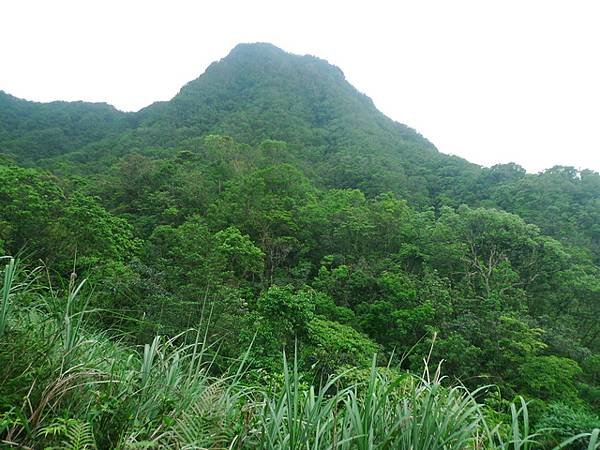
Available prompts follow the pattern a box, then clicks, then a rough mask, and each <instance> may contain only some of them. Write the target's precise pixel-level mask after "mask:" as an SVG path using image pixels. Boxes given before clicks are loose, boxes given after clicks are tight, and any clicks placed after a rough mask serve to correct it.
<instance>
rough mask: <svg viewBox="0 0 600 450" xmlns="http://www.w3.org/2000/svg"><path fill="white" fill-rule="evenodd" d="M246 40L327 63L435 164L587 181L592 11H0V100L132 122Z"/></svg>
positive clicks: (422, 4)
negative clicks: (415, 137)
mask: <svg viewBox="0 0 600 450" xmlns="http://www.w3.org/2000/svg"><path fill="white" fill-rule="evenodd" d="M256 41H263V42H271V43H273V44H275V45H277V46H279V47H281V48H283V49H284V50H287V51H290V52H292V53H299V54H306V53H309V54H313V55H316V56H319V57H321V58H324V59H327V60H328V61H329V62H331V63H333V64H335V65H337V66H339V67H340V68H341V69H342V70H343V71H344V73H345V74H346V77H347V79H348V80H349V81H350V82H351V83H352V84H354V85H355V86H356V87H357V88H358V89H359V90H360V91H362V92H364V93H366V94H367V95H369V96H370V97H371V98H373V100H374V101H375V104H376V105H377V106H378V108H379V109H381V110H382V111H383V112H384V113H385V114H387V115H388V116H390V117H391V118H393V119H395V120H397V121H399V122H402V123H405V124H407V125H409V126H411V127H413V128H416V129H417V130H418V131H419V132H420V133H422V134H423V135H424V136H425V137H427V138H428V139H430V140H431V141H432V142H433V143H434V144H435V145H436V146H437V147H438V148H439V149H440V151H442V152H445V153H453V154H456V155H460V156H462V157H464V158H466V159H468V160H470V161H473V162H476V163H479V164H483V165H488V166H489V165H492V164H495V163H500V162H510V161H514V162H517V163H519V164H521V165H523V166H524V167H525V168H526V169H527V170H529V171H534V172H535V171H538V170H542V169H544V168H548V167H551V166H553V165H556V164H563V165H573V166H575V167H578V168H592V169H594V170H598V171H600V2H599V1H596V0H590V1H582V0H568V1H567V0H563V1H552V0H540V1H536V0H518V1H512V0H496V1H488V0H472V1H464V0H452V1H450V0H440V1H428V0H414V1H399V0H396V1H374V0H371V1H369V2H366V1H361V2H352V1H340V2H338V1H326V0H320V1H312V0H302V1H294V2H292V1H285V0H278V1H223V0H221V1H219V0H212V1H200V0H197V1H177V0H171V1H166V0H165V1H160V2H158V1H149V0H144V1H127V0H120V1H112V0H102V1H91V0H85V1H84V0H78V1H63V0H53V1H48V0H46V1H30V0H12V1H10V0H4V1H2V2H0V89H2V90H4V91H6V92H9V93H11V94H13V95H16V96H17V97H22V98H26V99H29V100H36V101H50V100H58V99H60V100H87V101H105V102H108V103H111V104H113V105H115V106H116V107H117V108H119V109H123V110H137V109H139V108H141V107H143V106H146V105H148V104H150V103H152V102H153V101H156V100H167V99H169V98H171V97H172V96H173V95H175V94H176V93H177V91H178V90H179V89H180V87H181V86H182V85H183V84H184V83H186V82H187V81H190V80H192V79H194V78H196V77H198V76H199V75H200V74H201V73H202V72H203V71H204V70H205V69H206V67H207V66H208V65H209V64H210V63H211V62H212V61H214V60H217V59H220V58H222V57H224V56H225V55H226V54H227V53H228V52H229V50H231V48H233V47H234V46H235V45H236V44H237V43H239V42H256Z"/></svg>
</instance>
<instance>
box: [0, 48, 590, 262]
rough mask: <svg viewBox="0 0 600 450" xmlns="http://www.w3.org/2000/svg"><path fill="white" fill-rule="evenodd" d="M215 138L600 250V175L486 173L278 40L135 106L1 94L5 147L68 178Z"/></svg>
mask: <svg viewBox="0 0 600 450" xmlns="http://www.w3.org/2000/svg"><path fill="white" fill-rule="evenodd" d="M211 134H217V135H225V136H230V137H232V138H233V139H234V140H235V141H236V142H238V143H241V144H247V145H250V146H257V145H259V144H260V143H262V142H264V141H267V140H276V141H281V142H284V143H285V147H286V154H287V155H288V161H290V162H292V163H293V164H294V165H296V166H298V167H299V168H300V169H301V170H302V172H303V173H305V174H306V175H307V176H309V177H310V178H311V180H312V181H313V182H315V183H317V185H319V186H323V187H327V188H357V189H360V190H361V191H363V192H364V193H365V194H367V196H369V197H373V196H376V195H378V194H380V193H382V192H388V191H391V192H394V193H395V194H397V195H398V196H400V197H403V198H405V199H407V200H409V201H410V202H411V204H413V205H415V206H417V207H419V208H428V207H430V206H434V207H436V208H439V207H440V206H442V205H449V206H458V205H460V204H462V203H466V204H469V205H473V206H478V205H483V206H491V207H498V208H502V209H505V210H507V211H512V212H516V213H519V214H520V215H521V216H522V217H524V218H525V219H527V220H530V221H532V222H534V223H536V224H538V225H539V226H541V227H542V229H543V230H544V231H545V232H547V233H549V234H551V235H552V236H555V237H560V238H561V239H564V240H566V241H570V242H573V243H576V244H577V245H582V246H585V247H587V248H590V249H591V251H592V252H593V253H594V254H595V255H596V258H600V238H599V237H598V230H597V226H594V225H593V224H594V223H597V220H598V219H599V216H600V213H598V212H597V211H598V201H599V200H598V198H600V182H598V179H599V178H598V174H596V173H594V172H591V171H582V172H578V171H575V170H574V169H570V168H566V170H563V169H561V168H558V169H551V170H549V171H547V173H546V174H541V175H530V174H525V171H524V170H523V169H522V168H520V167H518V166H516V165H514V164H512V165H511V164H508V165H500V166H497V167H494V168H491V169H486V168H482V167H480V166H477V165H475V164H472V163H469V162H468V161H465V160H464V159H461V158H458V157H455V156H449V155H445V154H443V153H440V152H439V151H438V150H437V149H436V148H435V146H434V145H433V144H432V143H431V142H429V141H428V140H427V139H426V138H424V137H423V136H421V135H420V134H419V133H417V132H416V131H415V130H413V129H411V128H409V127H408V126H406V125H403V124H400V123H397V122H394V121H393V120H391V119H390V118H388V117H386V116H385V115H384V114H383V113H381V112H380V111H379V110H377V108H376V107H375V105H374V104H373V102H372V101H371V99H370V98H369V97H367V96H366V95H364V94H362V93H360V92H359V91H357V90H356V89H355V88H354V87H353V86H352V85H350V84H349V83H348V82H347V81H346V79H345V77H344V74H343V72H342V71H341V70H340V69H339V68H337V67H335V66H333V65H331V64H329V63H327V62H326V61H324V60H322V59H319V58H317V57H314V56H299V55H294V54H290V53H286V52H285V51H283V50H281V49H279V48H277V47H275V46H273V45H271V44H265V43H255V44H240V45H238V46H236V47H235V48H234V49H233V50H232V51H231V52H230V53H229V54H228V55H227V56H226V57H225V58H223V59H221V60H220V61H217V62H214V63H212V64H211V65H210V66H209V67H208V68H207V70H206V71H205V73H204V74H202V75H201V76H200V77H198V78H197V79H195V80H193V81H191V82H189V83H188V84H186V85H185V86H184V87H183V88H182V89H181V90H180V92H179V93H178V94H177V95H176V96H175V97H174V98H173V99H171V100H170V101H167V102H157V103H154V104H152V105H150V106H148V107H146V108H144V109H142V110H140V111H138V112H136V113H124V112H120V111H118V110H116V109H115V108H113V107H112V106H109V105H107V104H93V103H85V102H74V103H68V102H52V103H47V104H42V103H34V102H28V101H25V100H20V99H17V98H15V97H12V96H10V95H8V94H6V93H4V92H0V154H5V155H8V156H9V157H11V158H13V159H16V160H17V162H19V163H22V164H26V165H31V166H38V167H44V168H46V169H49V170H51V171H53V172H55V173H58V174H61V173H63V174H71V175H73V174H82V175H83V174H88V175H91V174H94V173H103V172H106V171H110V170H111V167H112V166H114V165H115V164H118V163H119V161H120V160H121V158H123V157H125V156H126V155H131V154H141V155H145V156H147V157H149V158H151V159H169V158H172V157H173V156H174V155H176V154H177V152H179V151H182V150H186V151H187V150H189V151H192V152H198V151H201V150H202V148H203V146H204V144H203V141H202V138H203V137H205V136H207V135H211ZM552 186H560V187H559V188H557V189H554V188H552ZM557 204H561V207H556V205H557ZM590 224H592V225H590Z"/></svg>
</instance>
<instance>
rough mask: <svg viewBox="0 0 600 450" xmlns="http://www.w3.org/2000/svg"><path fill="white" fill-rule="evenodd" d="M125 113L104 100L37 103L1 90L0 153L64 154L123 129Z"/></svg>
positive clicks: (26, 157)
mask: <svg viewBox="0 0 600 450" xmlns="http://www.w3.org/2000/svg"><path fill="white" fill-rule="evenodd" d="M127 117H128V115H127V114H126V113H123V112H121V111H118V110H117V109H115V108H114V107H113V106H110V105H108V104H106V103H87V102H61V101H57V102H51V103H36V102H29V101H26V100H21V99H19V98H16V97H13V96H12V95H9V94H7V93H6V92H4V91H0V149H1V153H4V154H7V155H9V156H12V157H14V158H16V159H17V160H19V161H21V162H35V161H38V160H40V159H43V158H50V157H53V156H57V155H63V154H66V153H69V152H71V151H74V150H77V149H79V148H82V147H84V146H85V145H87V144H89V143H91V142H94V141H97V140H99V139H102V138H103V137H105V136H107V135H110V134H115V133H120V132H122V131H123V130H125V129H126V128H127V127H128V123H127Z"/></svg>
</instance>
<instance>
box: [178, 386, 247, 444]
mask: <svg viewBox="0 0 600 450" xmlns="http://www.w3.org/2000/svg"><path fill="white" fill-rule="evenodd" d="M224 395H226V394H225V393H224V392H223V391H222V389H220V387H219V386H218V385H211V386H209V387H207V388H206V389H205V390H204V392H202V394H201V395H200V396H199V398H198V400H197V401H196V403H195V404H194V405H193V406H192V407H191V408H190V410H189V411H186V412H185V413H184V414H183V415H182V416H181V417H180V418H179V419H178V420H177V421H176V423H175V426H174V430H173V437H174V438H175V440H176V445H177V446H178V447H179V448H182V449H200V448H207V447H210V448H226V447H227V444H228V443H230V442H231V441H232V440H233V434H234V431H235V428H234V427H233V426H232V424H231V423H230V421H229V419H230V417H228V411H227V410H228V408H227V405H226V404H225V403H226V402H225V401H224Z"/></svg>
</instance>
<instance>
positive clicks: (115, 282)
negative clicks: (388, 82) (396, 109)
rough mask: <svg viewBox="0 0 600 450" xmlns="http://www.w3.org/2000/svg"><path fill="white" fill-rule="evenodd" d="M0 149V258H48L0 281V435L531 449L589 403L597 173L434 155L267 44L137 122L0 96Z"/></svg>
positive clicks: (127, 116) (323, 73)
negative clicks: (533, 170)
mask: <svg viewBox="0 0 600 450" xmlns="http://www.w3.org/2000/svg"><path fill="white" fill-rule="evenodd" d="M0 152H2V153H3V154H4V156H0V249H1V250H3V251H4V252H6V253H8V254H11V255H24V257H25V260H26V262H27V263H28V264H31V265H33V266H38V265H40V266H41V268H39V269H33V270H31V269H29V268H28V267H27V265H24V266H23V265H18V264H17V263H16V260H13V259H6V263H7V265H6V266H5V267H4V269H3V280H4V284H3V288H2V289H1V290H0V295H1V298H0V300H1V303H0V308H1V309H0V341H1V342H0V344H1V345H0V430H1V431H0V433H3V436H2V437H3V439H4V438H6V439H4V440H5V441H7V442H9V444H7V445H12V444H11V443H12V442H13V440H14V441H15V442H17V443H19V444H22V445H27V444H31V445H35V446H37V447H39V446H40V445H47V446H57V445H58V446H61V445H62V446H65V445H74V446H77V445H78V446H79V447H82V446H83V447H85V446H86V445H87V446H88V447H90V446H91V445H92V443H93V442H92V440H90V439H89V437H90V436H93V437H95V440H96V444H97V447H98V448H134V447H140V448H161V446H162V447H163V448H166V447H168V448H199V447H225V448H227V447H231V448H253V447H256V448H299V447H303V448H315V449H316V448H336V447H337V448H414V449H416V448H446V449H449V448H490V449H494V448H505V449H508V448H511V449H516V448H521V449H526V448H534V445H537V444H533V443H532V442H531V440H532V439H533V438H535V439H536V440H538V441H540V442H541V441H542V439H541V437H542V435H543V434H544V431H543V429H544V426H546V425H547V426H551V427H554V425H555V424H557V423H558V422H561V421H564V422H565V424H568V423H571V422H573V423H574V424H575V425H576V424H583V425H581V426H579V425H577V426H575V425H573V426H571V425H569V427H570V428H569V427H567V428H568V429H566V428H565V429H566V431H564V433H563V432H562V431H561V433H563V434H562V435H560V436H559V434H560V433H559V434H557V436H558V437H556V438H554V437H553V438H552V439H553V440H552V439H550V440H549V441H548V442H542V444H540V445H546V444H547V445H550V444H552V445H557V444H558V442H559V441H560V440H561V439H562V438H563V437H566V436H567V434H573V433H578V432H582V433H584V432H588V431H589V430H587V431H586V430H585V427H588V428H589V427H590V426H592V425H593V420H592V419H589V418H590V417H594V414H596V415H597V414H598V413H600V406H599V405H600V375H599V373H600V364H599V363H598V357H599V356H598V355H599V354H600V321H599V320H598V317H599V316H600V267H599V266H598V262H599V257H600V256H599V255H600V240H599V236H600V234H599V231H600V229H599V228H598V223H600V215H599V214H600V213H599V211H600V203H599V200H598V199H599V198H600V175H598V174H597V173H594V172H592V171H589V170H582V171H578V170H575V169H573V168H569V167H555V168H553V169H549V170H547V171H545V172H543V173H541V174H537V175H533V174H527V173H525V171H524V170H523V169H522V168H520V167H519V166H517V165H515V164H506V165H499V166H494V167H492V168H490V169H486V168H481V167H478V166H475V165H473V164H469V163H468V162H466V161H463V160H461V159H459V158H456V157H451V156H446V155H443V154H440V153H439V152H437V151H436V150H435V148H434V147H433V146H432V145H431V144H430V143H429V142H428V141H427V140H426V139H424V138H423V137H421V136H420V135H418V134H417V133H416V132H414V131H413V130H411V129H409V128H407V127H405V126H403V125H401V124H398V123H395V122H393V121H391V120H389V119H388V118H386V117H385V116H383V115H382V114H381V113H380V112H379V111H377V110H376V108H375V107H374V105H373V104H372V102H371V101H370V100H369V99H368V98H367V97H366V96H364V95H362V94H360V93H358V92H357V91H356V90H355V89H354V88H353V87H352V86H350V85H349V84H348V83H347V82H346V81H345V79H344V76H343V74H342V73H341V71H340V70H339V69H337V68H335V67H332V66H330V65H328V64H327V63H325V62H324V61H322V60H319V59H317V58H314V57H297V56H294V55H290V54H286V53H284V52H282V51H281V50H279V49H277V48H275V47H273V46H271V45H268V44H252V45H240V46H238V47H236V48H235V49H234V50H233V51H232V52H231V54H230V55H229V56H227V57H226V58H224V59H223V60H222V61H220V62H218V63H215V64H213V65H211V66H210V67H209V68H208V69H207V71H206V73H205V74H204V75H203V76H202V77H200V78H198V79H197V80H195V81H192V82H191V83H189V84H188V85H186V86H185V87H184V88H183V89H182V90H181V91H180V93H179V94H178V95H177V96H175V98H174V99H172V100H171V101H169V102H163V103H157V104H154V105H151V106H150V107H148V108H145V109H144V110H142V111H139V112H137V113H120V112H118V111H116V110H114V109H112V108H111V107H108V106H107V105H94V104H85V103H74V104H71V103H61V102H54V103H51V104H34V103H31V102H26V101H23V100H18V99H15V98H14V97H11V96H9V95H7V94H4V93H0ZM24 166H29V167H24ZM34 261H36V262H35V263H34ZM38 261H39V263H38ZM86 278H87V280H88V282H87V283H88V284H84V283H83V282H78V280H81V279H86ZM42 279H43V280H44V283H42V282H41V280H42ZM88 286H90V289H89V290H88ZM208 319H210V320H208ZM207 322H210V326H209V325H208V323H207ZM190 329H192V330H194V331H189V330H190ZM157 335H158V336H160V337H157ZM208 342H211V343H213V344H209V343H208ZM217 349H218V351H217ZM282 349H284V350H285V351H286V352H287V354H288V355H291V354H292V353H293V354H294V363H293V368H291V369H290V367H288V364H289V365H290V366H291V364H292V363H291V361H288V360H287V359H285V361H284V370H283V372H281V368H280V365H281V364H280V357H281V350H282ZM245 350H247V351H246V356H245V357H244V364H247V366H248V371H247V372H246V371H244V370H242V369H240V367H239V366H238V365H237V363H232V361H238V358H239V357H240V354H241V353H242V352H243V351H245ZM374 353H377V354H378V357H377V359H375V363H376V364H375V366H374V367H373V368H372V370H371V371H370V372H369V373H368V374H367V375H366V376H364V377H362V378H360V379H359V378H356V379H352V378H351V376H350V375H348V374H343V373H342V374H341V375H339V376H338V377H337V378H336V377H333V378H332V377H331V375H332V374H340V373H341V372H343V371H344V370H345V369H346V368H347V369H348V370H349V371H350V372H349V373H354V374H356V373H361V374H362V373H363V371H364V370H366V367H368V366H369V363H370V362H371V361H372V357H373V354H374ZM384 361H385V362H387V363H388V366H386V367H377V364H379V363H383V362H384ZM438 364H441V367H443V370H444V373H445V374H446V375H447V376H448V381H447V382H442V380H440V379H439V378H438V377H437V376H436V375H434V376H433V377H432V376H430V374H429V367H437V366H438ZM399 367H401V368H402V369H401V370H400V369H399ZM238 369H239V370H238ZM405 371H408V373H412V374H423V378H424V379H423V380H419V379H416V378H414V375H407V374H405ZM438 374H439V372H438ZM432 378H433V380H432ZM457 379H458V380H460V385H461V386H463V387H461V388H453V387H452V386H453V385H455V381H456V380H457ZM490 383H493V384H495V385H496V386H497V389H495V390H494V394H493V395H492V394H490V395H489V396H488V398H487V400H486V399H485V397H486V395H487V394H486V393H485V392H484V390H482V389H481V388H482V386H485V385H487V384H490ZM257 385H258V386H257ZM519 395H524V396H526V397H527V398H528V399H530V403H529V404H526V403H525V402H524V401H521V400H519V404H518V406H513V408H512V409H511V408H510V407H509V406H508V404H509V402H510V401H511V400H513V399H514V398H520V397H519ZM480 402H485V404H486V405H487V406H486V408H487V409H486V411H484V412H483V413H482V412H481V407H480V404H479V403H480ZM557 405H558V406H557ZM492 406H493V408H494V411H490V408H492ZM490 417H492V419H490ZM486 421H489V422H490V426H489V427H488V426H487V425H488V423H487V422H486ZM530 421H531V424H529V422H530ZM501 422H504V425H502V426H499V427H498V428H497V429H494V427H495V426H496V425H497V424H500V423H501ZM491 424H493V425H494V426H491ZM544 424H546V425H544ZM553 424H554V425H553ZM594 426H595V425H594ZM490 428H491V429H490ZM534 428H535V429H536V430H538V431H537V433H538V434H537V435H535V436H533V435H532V432H531V430H533V429H534ZM40 430H45V434H44V433H42V434H40ZM86 436H87V437H86ZM548 436H551V435H550V434H549V435H548ZM559 437H560V439H559ZM588 437H589V436H586V437H585V440H587V438H588ZM580 438H581V436H580V437H578V438H574V439H575V440H573V441H572V442H571V444H573V445H579V443H580V442H579V441H578V442H576V440H577V439H580ZM593 439H594V438H593V436H592V443H591V444H589V445H590V448H594V446H596V444H595V443H593ZM596 439H597V437H596ZM550 441H552V442H550ZM581 442H583V441H581ZM486 446H487V447H486Z"/></svg>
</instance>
